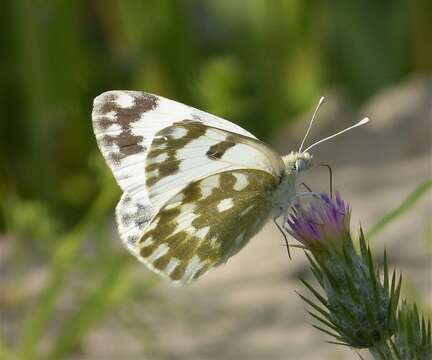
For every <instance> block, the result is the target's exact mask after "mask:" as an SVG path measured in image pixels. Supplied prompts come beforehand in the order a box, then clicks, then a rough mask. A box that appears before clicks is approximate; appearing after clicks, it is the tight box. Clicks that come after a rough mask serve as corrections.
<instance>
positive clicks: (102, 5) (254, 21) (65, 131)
mask: <svg viewBox="0 0 432 360" xmlns="http://www.w3.org/2000/svg"><path fill="white" fill-rule="evenodd" d="M428 10H429V11H428ZM431 14H432V9H431V5H430V2H428V1H407V0H394V1H384V0H380V1H372V0H369V1H361V2H347V1H342V0H334V1H330V2H316V1H304V0H286V1H283V0H266V1H263V0H237V1H231V0H217V1H216V0H214V1H211V0H207V1H187V0H185V1H170V0H143V1H129V0H122V1H120V0H103V1H101V0H99V1H96V0H92V1H67V0H4V1H3V2H2V11H1V13H0V23H1V24H2V25H1V26H2V31H1V32H0V38H1V43H2V46H1V49H0V51H1V57H0V61H1V64H0V65H1V83H2V86H1V89H0V91H1V97H2V99H3V101H2V102H1V105H0V118H1V123H0V137H1V142H0V146H1V148H0V164H1V167H0V171H1V173H0V194H2V193H6V194H7V195H8V196H9V197H10V196H17V197H19V198H20V199H26V200H27V199H30V200H31V201H32V202H38V201H39V202H42V203H44V205H43V206H45V207H46V208H47V211H51V212H53V213H55V214H57V215H58V216H59V217H60V218H61V221H62V223H63V224H64V225H65V226H70V225H72V224H74V223H75V222H76V221H78V220H79V218H80V217H81V215H82V212H83V210H84V209H85V208H86V207H87V206H88V204H89V203H90V202H91V201H92V199H93V198H94V194H95V193H96V190H97V189H96V188H97V185H96V184H95V182H94V181H93V180H92V178H93V174H92V172H91V169H90V165H89V160H88V159H89V154H91V153H93V152H96V146H95V141H94V138H93V133H92V130H91V123H90V111H91V103H92V99H93V98H94V97H95V96H96V95H98V94H99V93H101V92H102V91H105V90H108V89H142V90H147V91H150V92H154V93H157V94H161V95H164V96H167V97H170V98H174V99H176V100H179V101H182V102H185V103H188V104H191V105H194V106H196V107H200V108H203V109H206V110H208V111H210V112H214V113H217V114H219V115H221V116H224V117H227V118H229V119H233V120H235V121H236V122H238V123H239V124H241V125H243V126H246V127H247V128H248V129H250V130H251V131H253V132H255V133H256V134H257V135H258V136H261V137H263V138H266V137H269V136H270V135H271V133H272V132H274V131H275V130H277V129H278V128H279V127H280V126H282V125H283V124H284V123H286V122H287V121H289V119H290V118H292V116H293V115H295V114H296V113H298V112H300V111H302V110H304V109H306V108H308V107H310V106H311V104H312V103H314V102H316V99H317V98H318V97H319V96H320V95H322V94H323V92H324V89H326V88H328V87H340V88H343V89H344V91H346V92H347V93H348V94H349V95H350V96H351V98H352V99H353V100H354V101H361V100H364V99H365V98H367V97H368V96H370V95H371V94H373V93H374V92H376V91H377V90H379V89H381V88H382V87H384V86H386V85H388V84H390V83H392V82H395V81H397V80H399V79H400V78H402V77H404V76H407V75H408V74H410V73H412V72H414V71H426V70H430V69H431V68H432V48H431V47H430V38H431V37H430V36H429V37H428V35H432V34H431V33H430V32H429V34H428V33H427V31H428V30H430V26H429V25H430V23H431V19H432V15H431ZM99 160H100V159H99ZM0 217H1V216H0ZM3 217H4V216H3ZM4 221H5V220H4V219H2V221H1V222H0V226H2V227H4ZM1 224H2V225H1Z"/></svg>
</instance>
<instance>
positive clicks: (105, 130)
mask: <svg viewBox="0 0 432 360" xmlns="http://www.w3.org/2000/svg"><path fill="white" fill-rule="evenodd" d="M322 100H323V98H322ZM320 103H321V101H320ZM318 107H319V106H318ZM318 107H317V109H316V110H315V113H314V116H313V117H312V121H311V122H310V125H309V128H308V131H307V133H306V135H305V138H306V136H307V134H308V132H309V130H310V128H311V125H312V122H313V119H314V117H315V114H316V111H317V110H318ZM92 120H93V129H94V133H95V135H96V140H97V144H98V146H99V149H100V151H101V152H102V155H103V156H104V158H105V160H106V162H107V164H108V166H109V167H110V169H111V170H112V172H113V174H114V177H115V179H116V180H117V182H118V184H119V186H120V188H121V189H122V190H123V194H122V196H121V199H120V201H119V203H118V204H117V206H116V220H117V225H118V231H119V235H120V238H121V240H122V242H123V244H124V245H125V246H126V247H127V249H128V250H129V251H130V252H131V253H132V254H133V255H134V256H135V257H136V258H138V260H140V261H141V262H142V263H144V264H145V265H146V266H147V267H148V268H149V269H151V270H152V271H154V272H156V273H158V274H160V275H162V276H164V277H166V278H168V279H170V280H171V281H172V282H174V283H179V284H187V283H189V282H191V281H193V280H196V279H198V278H200V277H201V276H203V275H204V274H205V273H207V272H208V271H209V270H210V269H212V268H214V267H216V266H218V265H220V264H223V263H225V262H226V261H227V260H228V259H229V258H230V257H231V256H233V255H234V254H236V253H237V252H238V251H239V250H241V249H242V248H243V247H244V246H245V245H246V244H247V243H248V241H249V240H250V239H251V238H252V237H253V236H254V235H255V234H256V233H257V232H258V231H259V230H260V229H261V228H262V227H263V225H264V224H265V223H266V221H267V220H268V219H269V218H270V217H271V216H276V217H278V216H281V215H283V214H285V213H286V212H287V209H288V207H289V206H290V204H291V203H292V201H293V199H294V198H295V197H296V196H297V192H296V178H297V175H298V173H299V172H301V171H304V170H307V169H308V168H309V167H310V166H311V165H312V156H311V155H310V154H309V152H308V151H307V150H306V151H302V150H301V148H302V146H303V143H304V140H305V138H304V139H303V142H302V145H301V147H300V149H299V151H293V152H291V153H290V154H288V155H286V156H280V155H279V154H278V153H277V152H275V151H274V150H273V149H271V148H270V147H269V146H268V145H266V144H265V143H264V142H262V141H260V140H258V139H257V138H256V137H255V136H254V135H252V134H251V133H250V132H248V131H247V130H245V129H243V128H241V127H240V126H238V125H236V124H234V123H232V122H229V121H227V120H224V119H222V118H219V117H217V116H214V115H211V114H209V113H206V112H204V111H201V110H198V109H195V108H192V107H190V106H187V105H184V104H181V103H178V102H176V101H173V100H169V99H166V98H163V97H161V96H157V95H153V94H150V93H146V92H139V91H108V92H105V93H103V94H101V95H99V96H98V97H96V98H95V99H94V104H93V112H92ZM359 124H360V123H359ZM354 126H358V124H356V125H354ZM354 126H353V127H354ZM344 131H346V130H344ZM336 135H337V134H336ZM332 137H333V136H332ZM329 138H330V137H329ZM324 140H326V139H323V140H322V141H324ZM322 141H320V142H322ZM318 143H319V142H318ZM318 143H316V144H318ZM310 148H311V146H310V147H309V149H310Z"/></svg>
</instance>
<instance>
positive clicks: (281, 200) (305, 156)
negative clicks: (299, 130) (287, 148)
mask: <svg viewBox="0 0 432 360" xmlns="http://www.w3.org/2000/svg"><path fill="white" fill-rule="evenodd" d="M282 161H283V163H284V169H283V172H282V174H281V178H280V183H279V186H278V188H277V190H276V191H275V193H274V207H275V209H276V212H277V213H279V212H285V210H286V209H287V208H288V207H289V205H290V204H291V203H292V201H293V199H294V197H295V195H296V180H297V175H298V173H299V172H301V171H305V170H308V169H309V168H310V167H311V165H312V155H311V154H309V153H307V152H303V153H299V152H294V151H293V152H291V153H289V154H288V155H285V156H283V157H282Z"/></svg>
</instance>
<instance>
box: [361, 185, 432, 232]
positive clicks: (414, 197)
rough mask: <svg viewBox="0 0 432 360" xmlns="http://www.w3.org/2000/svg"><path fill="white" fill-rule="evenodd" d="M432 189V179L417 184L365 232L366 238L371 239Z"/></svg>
mask: <svg viewBox="0 0 432 360" xmlns="http://www.w3.org/2000/svg"><path fill="white" fill-rule="evenodd" d="M431 189H432V179H428V180H426V181H425V182H424V183H423V184H421V185H419V186H418V187H417V188H416V189H415V190H414V191H413V192H412V193H411V194H410V195H408V197H407V198H406V199H405V200H404V201H403V202H402V204H400V205H399V206H398V207H397V208H396V209H394V210H393V211H390V212H389V213H387V214H386V215H385V216H384V217H383V218H382V219H381V220H379V221H378V222H377V223H376V224H375V225H374V226H373V227H372V228H371V229H370V230H369V231H368V232H367V234H366V237H367V238H368V239H371V238H372V237H373V236H375V235H376V234H377V233H379V232H380V231H382V230H383V229H384V228H385V227H386V226H387V225H388V224H390V223H391V222H392V221H393V220H395V219H397V218H398V217H400V216H402V215H403V214H404V213H405V212H407V211H408V210H409V209H410V208H411V207H412V206H413V205H414V204H415V203H416V202H417V201H418V200H420V198H421V197H422V196H423V195H425V194H426V193H427V192H428V191H429V190H431Z"/></svg>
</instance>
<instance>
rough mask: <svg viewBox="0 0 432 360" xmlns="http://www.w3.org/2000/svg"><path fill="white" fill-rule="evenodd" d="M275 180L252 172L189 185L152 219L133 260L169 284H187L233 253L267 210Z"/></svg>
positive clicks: (227, 174) (216, 176)
mask: <svg viewBox="0 0 432 360" xmlns="http://www.w3.org/2000/svg"><path fill="white" fill-rule="evenodd" d="M277 184H278V181H277V179H276V177H274V176H273V175H271V174H269V173H268V172H265V171H262V170H256V169H242V170H234V171H226V172H221V173H217V174H214V175H210V176H208V177H205V178H203V179H201V180H199V181H195V182H192V183H191V184H189V185H188V186H187V187H186V188H184V189H183V190H182V191H180V192H179V193H178V194H176V195H175V196H173V197H172V198H171V199H170V200H169V201H167V202H166V204H165V205H164V206H163V207H162V208H161V209H160V210H159V212H158V214H157V215H156V216H155V217H154V218H153V219H152V220H151V222H150V224H149V226H148V227H147V228H146V229H145V231H144V234H143V235H142V237H141V238H140V239H139V241H138V242H137V246H138V249H139V251H138V255H137V256H138V258H139V259H140V260H141V261H142V262H143V263H145V264H146V265H147V266H149V267H150V268H151V269H152V270H154V271H156V272H158V273H161V274H162V275H165V276H166V277H169V278H170V279H171V280H172V281H174V282H180V283H187V282H190V281H192V280H195V279H197V278H198V277H200V276H202V275H203V274H204V273H206V272H207V271H208V270H210V269H211V268H213V267H215V266H217V265H219V264H221V263H224V262H226V261H227V260H228V258H229V257H231V256H232V255H234V254H235V253H236V252H238V251H239V250H240V249H241V248H242V247H243V246H244V245H245V244H246V243H247V241H248V240H249V239H250V238H251V237H252V236H253V235H254V234H255V232H256V231H258V230H259V229H260V227H261V226H262V224H263V223H264V222H265V221H266V219H267V218H268V215H269V213H270V211H271V210H272V195H273V192H274V190H275V188H276V187H277Z"/></svg>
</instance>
